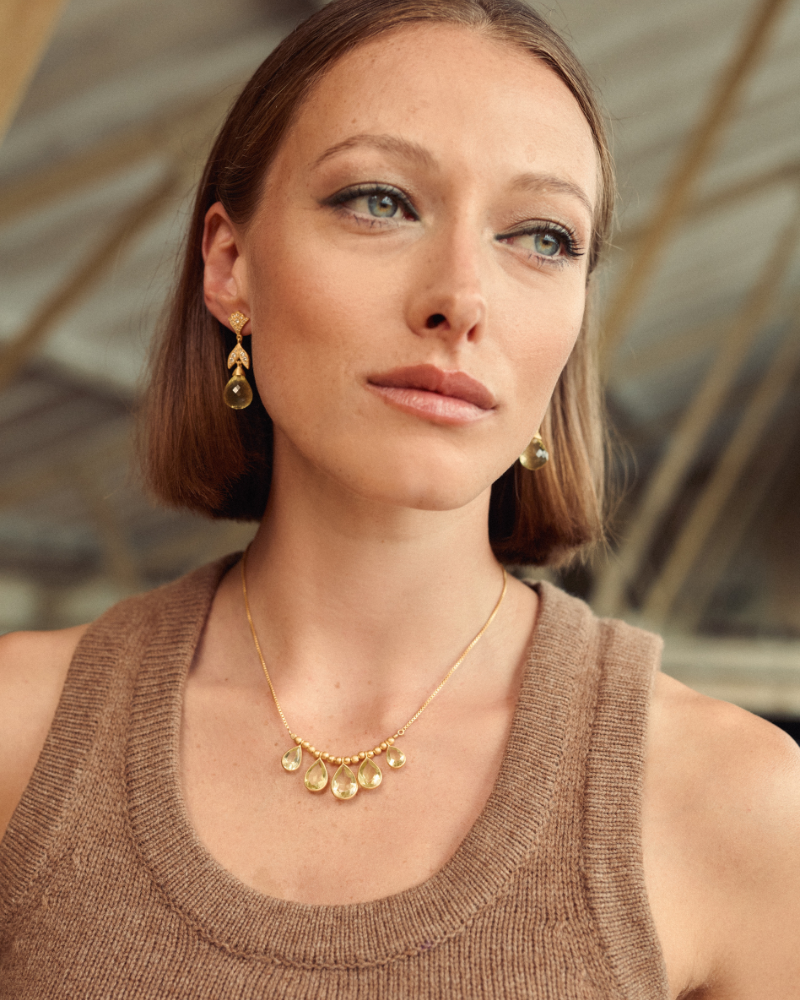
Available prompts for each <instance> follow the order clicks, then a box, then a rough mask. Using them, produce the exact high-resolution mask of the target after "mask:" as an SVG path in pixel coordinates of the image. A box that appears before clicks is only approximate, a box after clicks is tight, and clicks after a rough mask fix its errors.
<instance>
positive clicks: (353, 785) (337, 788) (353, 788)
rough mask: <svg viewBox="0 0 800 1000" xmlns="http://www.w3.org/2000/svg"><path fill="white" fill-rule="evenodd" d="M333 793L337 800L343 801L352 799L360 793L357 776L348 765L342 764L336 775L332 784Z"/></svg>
mask: <svg viewBox="0 0 800 1000" xmlns="http://www.w3.org/2000/svg"><path fill="white" fill-rule="evenodd" d="M331 791H332V792H333V794H334V795H335V796H336V798H337V799H342V800H343V801H346V800H347V799H352V797H353V796H354V795H355V794H356V792H357V791H358V782H357V781H356V776H355V775H354V774H353V772H352V771H351V770H350V768H349V767H348V766H347V764H342V766H341V767H340V768H339V770H338V771H337V772H336V774H334V776H333V781H332V782H331Z"/></svg>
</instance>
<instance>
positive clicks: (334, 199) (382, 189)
mask: <svg viewBox="0 0 800 1000" xmlns="http://www.w3.org/2000/svg"><path fill="white" fill-rule="evenodd" d="M380 195H388V196H389V197H390V198H394V199H395V201H397V203H398V204H399V205H400V207H401V208H402V209H403V210H404V211H405V212H406V213H407V214H408V215H409V216H410V217H411V218H412V219H413V220H415V221H419V216H418V215H417V213H416V211H415V210H414V207H413V206H412V204H411V202H410V201H409V199H408V198H407V197H406V195H405V194H403V192H402V191H401V190H400V189H399V188H396V187H393V186H392V185H391V184H356V185H355V186H354V187H349V188H345V189H344V190H343V191H337V192H336V194H334V195H331V197H330V198H326V199H325V200H324V201H323V202H322V204H323V205H326V206H328V207H329V208H333V209H337V210H339V211H342V212H345V211H347V209H346V207H345V206H346V205H347V202H349V201H354V200H355V199H356V198H369V197H373V196H380ZM349 214H350V216H351V217H353V218H355V219H358V220H359V222H362V223H363V222H366V223H367V225H369V226H370V227H372V226H376V225H377V226H379V225H381V224H382V223H383V222H393V221H396V220H394V219H392V218H391V217H388V218H386V219H381V218H379V217H377V216H374V217H371V218H369V219H368V220H367V219H365V217H364V216H361V215H358V214H357V213H355V212H353V211H350V212H349ZM544 233H550V234H552V235H555V236H556V237H557V238H558V240H559V242H560V244H561V251H562V252H561V253H560V254H559V255H558V256H556V257H548V256H546V255H545V254H537V253H536V252H531V253H529V254H528V258H529V259H531V258H535V259H536V260H538V261H540V262H542V263H546V264H556V265H558V264H563V263H564V258H565V257H568V258H570V259H571V260H577V259H578V258H579V257H582V256H583V255H584V253H585V251H584V248H583V246H582V245H581V244H580V243H579V241H578V238H577V236H576V234H575V232H574V230H572V229H571V228H570V227H569V226H565V225H561V224H559V223H555V222H538V223H536V224H534V225H532V226H527V227H526V228H525V229H519V230H517V231H515V232H511V233H502V234H501V235H499V236H498V237H496V238H497V239H498V240H508V239H512V238H513V237H515V236H532V235H534V234H544Z"/></svg>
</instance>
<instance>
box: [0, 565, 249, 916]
mask: <svg viewBox="0 0 800 1000" xmlns="http://www.w3.org/2000/svg"><path fill="white" fill-rule="evenodd" d="M231 558H232V557H227V558H226V559H225V560H221V561H219V562H217V563H212V564H211V565H209V566H205V567H203V568H202V569H200V570H198V571H196V572H195V573H191V574H189V575H188V576H186V577H183V578H182V579H181V580H178V581H177V582H175V583H171V584H168V585H167V586H165V587H161V588H159V589H157V590H154V591H151V592H149V593H147V594H143V595H140V596H137V597H132V598H129V599H128V600H125V601H122V602H121V603H119V604H117V605H115V606H114V607H113V608H111V609H110V610H109V611H107V612H106V613H105V614H104V615H102V616H101V617H100V618H98V619H97V621H95V622H94V623H93V624H92V625H91V626H90V627H89V628H88V629H87V630H86V632H85V634H84V636H83V638H82V639H81V641H80V643H79V644H78V647H77V649H76V650H75V655H74V656H73V659H72V662H71V664H70V667H69V670H68V673H67V678H66V681H65V684H64V689H63V691H62V694H61V699H60V701H59V704H58V707H57V709H56V713H55V716H54V718H53V723H52V725H51V727H50V730H49V732H48V735H47V738H46V740H45V744H44V747H43V749H42V752H41V754H40V755H39V759H38V761H37V764H36V767H35V769H34V772H33V775H32V777H31V780H30V782H29V783H28V786H27V788H26V789H25V792H24V794H23V796H22V799H21V800H20V802H19V805H18V806H17V809H16V810H15V812H14V815H13V816H12V818H11V822H10V824H9V827H8V829H7V831H6V834H5V836H4V837H3V840H2V842H0V929H2V928H4V927H7V925H8V922H9V920H10V919H11V917H12V915H13V914H15V913H18V911H19V910H20V908H21V907H23V906H24V903H25V900H26V898H27V897H28V896H30V895H31V893H34V894H35V889H36V886H37V884H38V883H40V882H44V881H46V879H47V874H48V871H49V870H50V869H51V867H52V866H53V864H54V863H55V861H56V860H57V859H58V858H60V857H61V856H63V855H64V853H65V852H67V851H69V850H71V849H72V847H73V845H72V840H71V832H72V828H73V821H74V818H75V816H76V815H77V814H79V813H80V811H81V810H82V809H85V808H91V807H92V804H91V802H87V801H85V800H86V799H87V789H90V788H91V787H92V782H91V774H92V772H93V770H94V769H95V768H97V767H102V766H103V760H104V759H109V760H111V759H112V758H113V757H114V753H113V749H114V748H115V747H120V746H122V745H124V742H125V740H126V738H127V723H128V717H129V714H130V702H131V698H132V692H133V687H134V682H135V679H136V674H137V672H138V669H139V666H140V664H141V662H142V660H143V658H144V655H145V653H146V650H147V648H148V646H149V645H150V644H152V642H153V641H154V638H155V637H157V636H158V635H159V633H161V632H162V631H163V629H164V626H165V624H168V623H164V622H163V621H162V618H163V614H162V610H163V609H164V608H169V609H170V610H171V613H172V615H174V614H175V613H176V612H177V614H178V615H181V613H188V614H187V617H188V618H190V619H191V618H194V619H195V620H197V608H198V607H199V605H201V604H205V606H206V610H207V608H208V606H209V605H210V601H211V597H212V596H213V593H214V590H215V589H216V586H217V584H218V582H219V579H220V577H221V576H222V573H223V572H224V571H225V569H226V568H227V567H228V565H230V562H231ZM192 612H194V615H192ZM204 622H205V615H204V614H203V615H201V616H200V620H199V623H198V627H199V628H202V626H203V624H204Z"/></svg>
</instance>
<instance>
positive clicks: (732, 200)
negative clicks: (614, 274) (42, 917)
mask: <svg viewBox="0 0 800 1000" xmlns="http://www.w3.org/2000/svg"><path fill="white" fill-rule="evenodd" d="M798 178H800V163H798V162H796V161H795V162H790V163H782V164H780V165H779V166H777V167H771V168H770V169H769V170H765V171H763V173H760V174H756V175H755V176H754V177H747V178H745V180H743V181H737V182H736V183H735V184H729V185H728V186H727V187H724V188H721V189H720V190H719V191H715V192H714V193H713V194H709V195H704V196H703V197H702V198H694V199H692V200H691V201H689V202H688V203H687V204H686V205H685V207H684V210H683V212H682V218H684V219H689V218H691V219H692V220H694V219H697V218H701V217H702V216H705V215H711V214H712V213H714V212H718V211H719V210H720V209H721V208H727V207H728V205H734V204H736V202H737V201H745V200H746V199H747V198H752V196H753V195H756V194H761V193H762V192H763V191H765V190H766V189H767V188H771V187H778V186H779V185H781V184H792V183H795V182H796V181H797V180H798ZM0 205H2V194H0ZM647 226H648V223H647V222H641V223H637V224H636V225H634V226H628V227H627V228H624V229H623V230H622V232H620V233H619V235H618V236H617V237H616V238H615V240H614V249H616V250H623V251H625V252H626V253H635V252H636V249H637V247H636V244H637V243H638V242H639V240H640V239H641V238H642V237H643V236H644V234H645V232H646V230H647Z"/></svg>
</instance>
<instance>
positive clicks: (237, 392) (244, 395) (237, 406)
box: [222, 365, 253, 410]
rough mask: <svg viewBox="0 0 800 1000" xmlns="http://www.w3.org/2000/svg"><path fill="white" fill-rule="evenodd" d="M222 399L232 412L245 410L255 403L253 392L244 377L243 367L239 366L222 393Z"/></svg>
mask: <svg viewBox="0 0 800 1000" xmlns="http://www.w3.org/2000/svg"><path fill="white" fill-rule="evenodd" d="M222 399H223V400H224V402H225V405H226V406H229V407H230V408H231V409H232V410H243V409H245V407H247V406H249V405H250V404H251V403H252V402H253V390H252V389H251V388H250V383H249V382H248V381H247V379H246V378H245V376H244V371H243V369H242V366H241V365H237V366H236V368H235V369H234V372H233V375H232V376H231V377H230V379H229V380H228V383H227V385H226V386H225V388H224V390H223V392H222Z"/></svg>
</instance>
